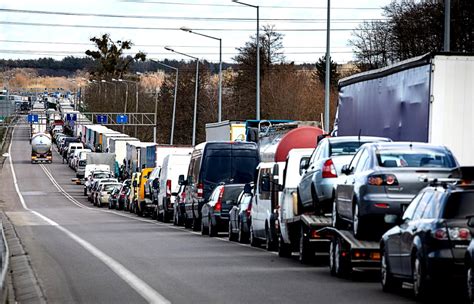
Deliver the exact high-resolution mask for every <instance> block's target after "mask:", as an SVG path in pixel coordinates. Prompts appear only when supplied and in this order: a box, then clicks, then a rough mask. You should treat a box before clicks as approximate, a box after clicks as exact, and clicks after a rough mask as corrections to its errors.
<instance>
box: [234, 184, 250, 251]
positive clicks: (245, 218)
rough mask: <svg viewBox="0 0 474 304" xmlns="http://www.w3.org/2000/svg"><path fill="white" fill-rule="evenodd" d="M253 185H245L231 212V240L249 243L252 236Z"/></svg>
mask: <svg viewBox="0 0 474 304" xmlns="http://www.w3.org/2000/svg"><path fill="white" fill-rule="evenodd" d="M252 197H253V194H252V186H251V185H250V184H247V185H245V187H244V190H243V191H242V192H241V193H240V195H239V197H238V199H237V204H236V205H234V206H233V207H232V209H231V210H230V212H229V241H238V242H239V243H247V242H248V241H249V237H250V224H251V211H252Z"/></svg>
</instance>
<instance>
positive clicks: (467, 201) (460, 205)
mask: <svg viewBox="0 0 474 304" xmlns="http://www.w3.org/2000/svg"><path fill="white" fill-rule="evenodd" d="M468 215H474V192H456V193H452V194H451V195H450V196H449V198H448V201H447V202H446V206H445V208H444V214H443V218H446V219H466V216H468Z"/></svg>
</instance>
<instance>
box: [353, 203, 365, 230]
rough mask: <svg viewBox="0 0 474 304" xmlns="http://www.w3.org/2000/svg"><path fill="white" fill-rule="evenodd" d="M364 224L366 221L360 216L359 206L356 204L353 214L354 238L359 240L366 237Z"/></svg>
mask: <svg viewBox="0 0 474 304" xmlns="http://www.w3.org/2000/svg"><path fill="white" fill-rule="evenodd" d="M364 224H365V220H364V218H362V217H361V216H360V210H359V204H357V203H356V204H354V211H353V213H352V230H353V232H354V236H355V237H356V238H358V239H362V238H363V235H364Z"/></svg>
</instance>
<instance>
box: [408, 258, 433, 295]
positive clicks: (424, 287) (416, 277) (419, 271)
mask: <svg viewBox="0 0 474 304" xmlns="http://www.w3.org/2000/svg"><path fill="white" fill-rule="evenodd" d="M412 277H413V294H414V295H415V298H416V299H417V300H424V299H426V297H427V295H428V292H429V289H430V288H429V282H428V279H427V278H426V270H425V265H424V264H423V260H422V259H421V256H420V255H419V254H418V253H417V254H415V258H414V259H413V265H412Z"/></svg>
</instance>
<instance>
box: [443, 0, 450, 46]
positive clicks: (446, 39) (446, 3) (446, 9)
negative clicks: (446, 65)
mask: <svg viewBox="0 0 474 304" xmlns="http://www.w3.org/2000/svg"><path fill="white" fill-rule="evenodd" d="M444 51H445V52H449V51H451V0H444Z"/></svg>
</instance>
